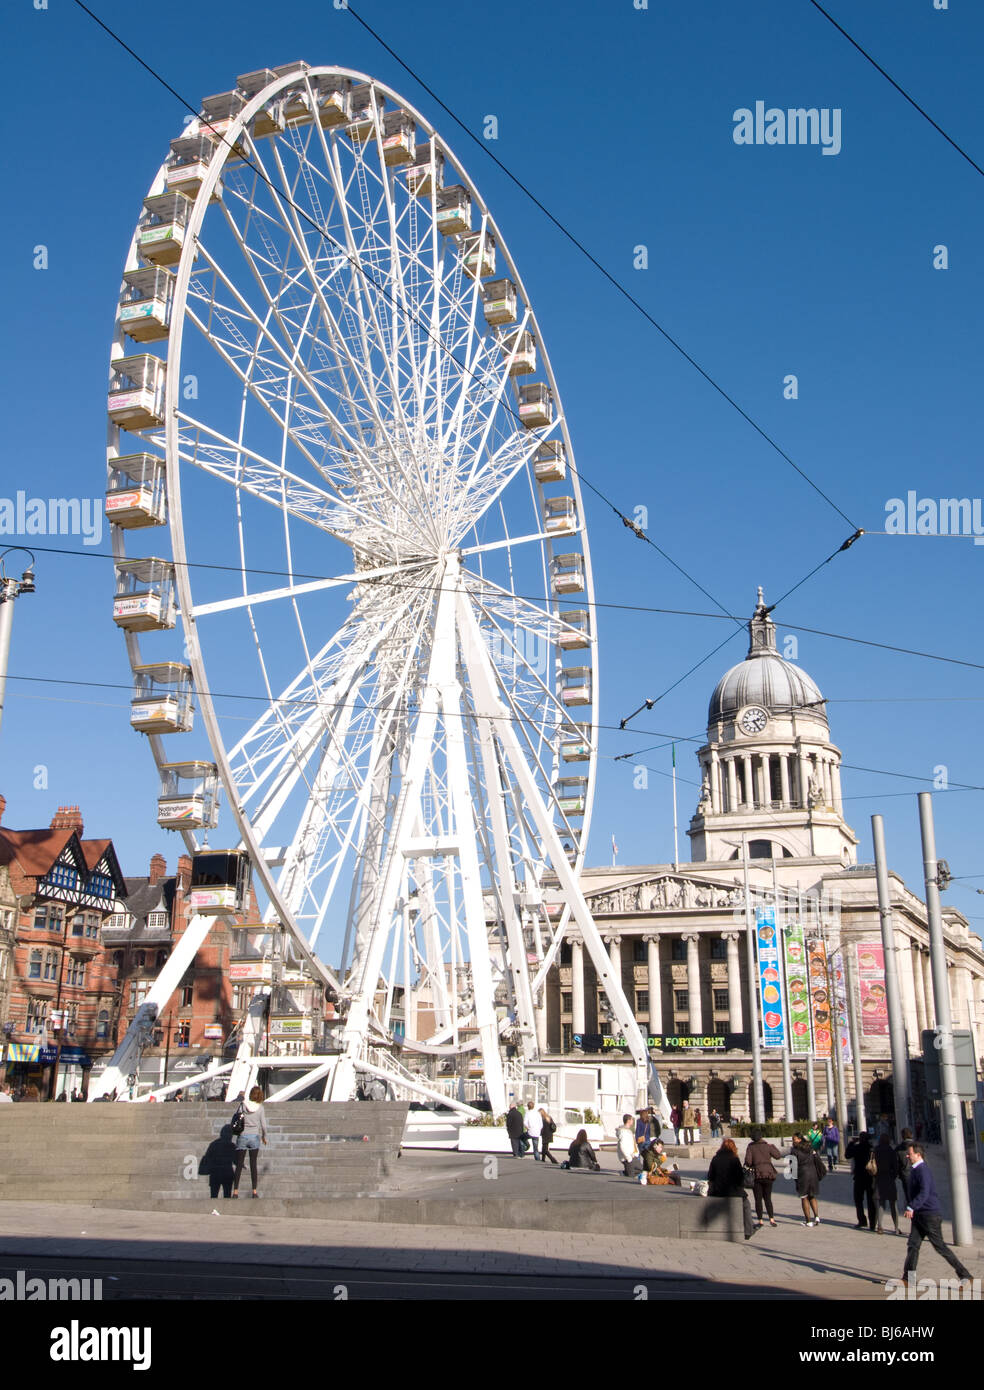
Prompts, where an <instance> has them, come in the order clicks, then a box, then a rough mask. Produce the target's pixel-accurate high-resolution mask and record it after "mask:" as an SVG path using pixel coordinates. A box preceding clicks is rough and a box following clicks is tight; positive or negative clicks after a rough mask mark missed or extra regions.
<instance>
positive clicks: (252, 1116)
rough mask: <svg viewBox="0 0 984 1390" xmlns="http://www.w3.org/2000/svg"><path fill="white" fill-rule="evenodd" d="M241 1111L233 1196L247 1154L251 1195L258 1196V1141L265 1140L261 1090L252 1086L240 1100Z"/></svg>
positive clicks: (264, 1117) (265, 1128)
mask: <svg viewBox="0 0 984 1390" xmlns="http://www.w3.org/2000/svg"><path fill="white" fill-rule="evenodd" d="M239 1104H240V1108H241V1110H242V1112H243V1128H242V1132H241V1133H240V1134H239V1136H238V1137H237V1139H236V1173H235V1177H234V1178H233V1182H232V1195H233V1197H238V1196H239V1179H240V1178H241V1177H242V1172H243V1163H244V1162H245V1160H246V1155H247V1154H249V1176H250V1180H251V1182H252V1186H253V1196H254V1197H258V1196H259V1195H260V1194H259V1192H258V1191H257V1186H256V1184H257V1173H256V1160H257V1155H258V1154H259V1151H260V1143H261V1142H262V1143H264V1144H265V1143H266V1141H267V1127H266V1116H265V1114H264V1113H263V1091H262V1090H261V1088H260V1087H259V1086H254V1087H253V1089H252V1090H251V1091H250V1093H249V1095H248V1096H244V1097H243V1099H242V1100H241V1101H240V1103H239Z"/></svg>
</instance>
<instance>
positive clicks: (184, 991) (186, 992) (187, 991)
mask: <svg viewBox="0 0 984 1390" xmlns="http://www.w3.org/2000/svg"><path fill="white" fill-rule="evenodd" d="M194 996H195V986H194V985H182V987H181V1003H180V1005H179V1006H178V1007H179V1008H182V1009H190V1008H191V1001H192V999H193V998H194Z"/></svg>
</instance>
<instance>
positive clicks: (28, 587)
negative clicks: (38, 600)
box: [0, 545, 34, 724]
mask: <svg viewBox="0 0 984 1390" xmlns="http://www.w3.org/2000/svg"><path fill="white" fill-rule="evenodd" d="M17 552H20V554H22V555H30V556H31V563H30V564H29V565H28V567H27V569H26V570H25V571H24V573H23V574H22V575H21V577H20V579H14V578H12V577H10V576H9V575H8V574H7V570H6V566H5V565H4V560H5V559H6V558H7V556H8V555H13V554H15V553H17ZM33 593H34V556H33V554H32V553H31V551H30V550H25V549H24V547H23V546H21V545H12V546H11V547H10V548H9V549H8V550H5V551H3V553H2V554H0V724H2V723H3V707H4V700H5V698H6V693H7V663H8V661H9V659H10V633H11V630H12V628H13V625H14V599H16V598H20V596H21V594H33Z"/></svg>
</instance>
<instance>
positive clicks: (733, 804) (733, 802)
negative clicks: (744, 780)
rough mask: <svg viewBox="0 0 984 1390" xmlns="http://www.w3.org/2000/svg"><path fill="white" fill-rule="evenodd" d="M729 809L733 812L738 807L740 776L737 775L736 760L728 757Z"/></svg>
mask: <svg viewBox="0 0 984 1390" xmlns="http://www.w3.org/2000/svg"><path fill="white" fill-rule="evenodd" d="M727 766H728V810H729V811H731V812H732V813H733V812H735V811H737V809H738V778H737V777H736V776H735V760H734V758H729V759H728V764H727Z"/></svg>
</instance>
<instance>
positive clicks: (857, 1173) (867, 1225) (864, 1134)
mask: <svg viewBox="0 0 984 1390" xmlns="http://www.w3.org/2000/svg"><path fill="white" fill-rule="evenodd" d="M873 1153H874V1150H873V1149H872V1147H871V1137H870V1136H869V1134H868V1131H867V1130H866V1129H863V1130H862V1131H861V1133H860V1134H859V1135H858V1137H857V1138H856V1139H852V1140H851V1142H850V1143H849V1144H848V1146H847V1149H846V1151H845V1157H847V1158H848V1159H850V1160H851V1161H852V1162H853V1165H854V1168H853V1173H854V1209H855V1211H856V1212H857V1214H858V1224H857V1226H856V1227H855V1229H856V1230H858V1231H873V1230H874V1229H875V1218H876V1209H875V1174H874V1172H873V1171H872V1172H869V1170H868V1164H869V1162H870V1161H871V1159H872V1156H873ZM872 1168H874V1164H872ZM865 1203H867V1206H868V1220H867V1222H865V1219H864V1208H865Z"/></svg>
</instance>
